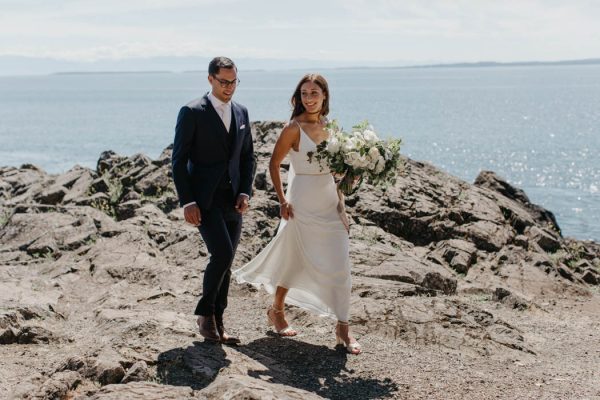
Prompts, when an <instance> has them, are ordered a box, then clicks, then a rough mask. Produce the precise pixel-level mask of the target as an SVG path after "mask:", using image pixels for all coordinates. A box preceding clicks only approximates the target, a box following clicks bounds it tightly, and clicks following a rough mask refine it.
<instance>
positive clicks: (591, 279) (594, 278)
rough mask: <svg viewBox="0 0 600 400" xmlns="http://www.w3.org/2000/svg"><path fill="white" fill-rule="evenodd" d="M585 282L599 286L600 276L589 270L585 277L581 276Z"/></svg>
mask: <svg viewBox="0 0 600 400" xmlns="http://www.w3.org/2000/svg"><path fill="white" fill-rule="evenodd" d="M581 279H583V281H584V282H586V283H589V284H590V285H598V284H600V274H598V272H596V271H594V270H593V269H591V268H588V269H587V270H586V271H585V272H584V273H583V275H582V276H581Z"/></svg>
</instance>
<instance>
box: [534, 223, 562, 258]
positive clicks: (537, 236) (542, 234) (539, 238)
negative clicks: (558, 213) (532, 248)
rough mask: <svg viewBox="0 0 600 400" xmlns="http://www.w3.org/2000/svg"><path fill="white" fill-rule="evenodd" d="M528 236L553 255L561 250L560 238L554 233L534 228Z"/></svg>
mask: <svg viewBox="0 0 600 400" xmlns="http://www.w3.org/2000/svg"><path fill="white" fill-rule="evenodd" d="M526 234H527V235H528V236H529V237H530V238H531V240H532V241H534V242H535V243H537V244H538V245H539V246H540V247H541V248H542V249H544V250H545V251H548V252H552V253H553V252H555V251H556V250H558V249H559V248H560V236H559V235H558V234H556V233H554V232H552V231H549V230H547V229H544V228H539V227H537V226H532V227H531V228H530V229H529V230H528V231H527V232H526Z"/></svg>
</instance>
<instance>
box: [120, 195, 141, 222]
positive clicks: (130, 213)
mask: <svg viewBox="0 0 600 400" xmlns="http://www.w3.org/2000/svg"><path fill="white" fill-rule="evenodd" d="M141 206H142V202H141V201H140V200H130V201H127V202H125V203H121V204H119V205H118V206H117V208H116V214H117V220H119V221H122V220H125V219H129V218H133V217H134V216H135V210H137V209H138V208H140V207H141Z"/></svg>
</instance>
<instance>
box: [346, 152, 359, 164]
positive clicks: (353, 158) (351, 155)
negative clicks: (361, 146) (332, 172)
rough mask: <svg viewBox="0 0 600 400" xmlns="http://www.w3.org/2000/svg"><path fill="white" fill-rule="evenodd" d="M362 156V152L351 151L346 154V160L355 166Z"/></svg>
mask: <svg viewBox="0 0 600 400" xmlns="http://www.w3.org/2000/svg"><path fill="white" fill-rule="evenodd" d="M359 157H360V153H359V152H357V151H349V152H348V153H346V154H344V161H345V162H346V163H347V164H349V165H351V166H353V167H354V166H355V164H356V162H357V160H358V159H359Z"/></svg>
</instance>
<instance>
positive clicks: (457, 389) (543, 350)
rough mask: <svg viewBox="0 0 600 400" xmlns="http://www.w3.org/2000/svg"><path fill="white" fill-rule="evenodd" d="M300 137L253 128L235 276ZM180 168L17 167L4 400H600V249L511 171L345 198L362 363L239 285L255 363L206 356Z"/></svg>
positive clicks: (233, 350)
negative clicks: (252, 172)
mask: <svg viewBox="0 0 600 400" xmlns="http://www.w3.org/2000/svg"><path fill="white" fill-rule="evenodd" d="M282 126H283V125H282V123H280V122H256V123H254V126H253V128H254V129H253V132H254V135H255V147H256V152H257V156H258V168H257V176H256V180H255V184H254V185H255V193H254V198H253V199H252V203H251V210H250V211H249V213H248V214H247V216H246V217H245V222H244V230H243V237H242V241H241V244H240V247H239V250H238V254H237V257H236V261H235V266H234V267H237V266H241V265H243V263H244V262H246V261H248V260H249V259H251V258H252V257H253V256H254V255H255V254H256V253H258V252H259V251H260V249H261V248H262V247H264V246H265V245H266V243H268V242H269V240H270V238H271V237H272V236H273V235H274V234H275V232H276V229H277V224H278V218H277V217H278V205H277V204H278V203H277V199H276V196H275V193H274V191H273V190H272V186H271V183H270V180H269V178H268V172H267V171H268V165H267V164H268V158H269V155H270V153H271V150H272V148H273V145H274V143H275V139H276V137H277V135H278V133H279V131H280V130H281V128H282ZM170 152H171V150H170V148H167V149H165V151H164V152H163V153H162V154H161V156H160V157H159V158H158V159H156V160H152V159H150V158H148V157H146V156H144V155H134V156H131V157H124V156H120V155H117V154H115V153H113V152H110V151H107V152H104V153H103V154H102V155H101V156H100V159H99V160H98V164H97V168H96V170H90V169H87V168H81V167H77V166H76V167H74V168H73V169H71V170H70V171H68V172H66V173H64V174H60V175H49V174H47V173H45V172H44V171H43V170H41V169H39V168H37V167H35V166H34V165H23V166H21V167H20V168H16V167H2V168H0V277H1V279H0V355H1V356H0V359H1V361H0V367H1V368H0V398H6V397H8V398H36V399H37V398H40V399H41V398H48V399H50V398H78V399H112V398H132V399H135V398H140V399H141V398H144V399H168V398H177V399H180V398H190V399H191V398H199V399H200V398H224V397H225V398H257V399H258V398H303V399H308V398H322V397H324V398H339V399H344V398H357V399H359V398H364V399H367V398H369V399H370V398H411V399H415V398H446V399H448V398H457V399H458V398H496V397H498V396H499V397H503V398H595V397H596V396H597V397H599V398H600V385H598V383H597V382H600V374H599V373H598V371H597V370H598V368H597V366H598V365H600V349H599V348H598V343H600V333H599V329H598V328H599V327H600V317H599V316H598V315H600V313H599V312H600V290H599V284H600V244H598V243H595V242H590V241H579V240H575V239H571V238H564V237H562V236H561V234H560V227H559V226H558V224H557V222H556V220H555V218H554V216H553V214H552V213H551V212H550V211H549V210H545V209H543V208H542V207H539V206H537V205H534V204H531V202H530V201H529V199H528V197H527V195H526V194H525V193H524V192H523V191H522V190H520V189H518V188H515V187H513V186H511V185H510V184H508V183H507V182H506V181H504V180H503V179H502V178H501V177H499V176H497V175H496V174H494V173H493V172H489V171H487V172H482V173H481V174H480V175H479V176H478V177H477V179H476V181H475V182H474V184H469V183H467V182H464V181H462V180H460V179H458V178H456V177H453V176H451V175H448V174H446V173H444V172H443V171H441V170H439V169H437V168H435V167H434V166H432V165H429V164H426V163H421V162H417V161H414V160H410V159H405V160H404V166H403V169H402V171H401V173H400V175H399V178H398V181H397V183H396V184H395V185H394V186H393V187H391V188H389V189H388V190H387V191H385V192H383V191H381V190H380V189H377V188H374V187H370V186H365V187H363V188H361V190H359V191H358V193H356V194H355V195H353V196H350V197H348V198H347V199H346V206H347V211H348V214H349V217H350V220H351V222H352V226H351V250H350V252H351V260H352V263H353V271H352V272H353V294H352V310H353V311H352V319H351V323H352V325H353V329H354V331H355V332H356V333H357V336H358V337H359V340H360V341H361V343H362V344H363V347H364V348H365V352H364V354H363V355H361V356H359V357H351V356H348V355H346V354H345V353H344V352H343V351H342V350H341V349H335V348H334V347H333V346H332V342H333V334H332V322H331V321H328V320H323V319H320V318H316V317H314V316H313V315H311V314H308V313H306V312H304V311H302V310H299V309H297V308H294V307H290V310H289V312H288V313H289V316H290V318H291V319H292V320H293V323H294V326H295V327H296V328H298V329H299V330H300V331H301V335H299V336H298V337H297V338H294V339H291V340H290V339H287V340H286V339H281V338H277V337H275V336H274V335H272V334H270V333H269V332H268V329H267V327H266V324H265V321H264V311H265V307H266V306H267V305H268V304H269V297H268V296H267V295H266V294H265V293H264V292H263V291H261V290H258V291H257V290H256V289H254V288H252V287H250V286H245V285H235V284H234V285H232V286H233V287H232V293H231V298H230V307H229V309H228V313H229V314H228V320H227V321H229V322H228V324H227V325H228V326H230V327H231V330H232V331H234V332H235V333H237V334H239V335H241V336H242V337H243V339H244V344H243V345H242V346H238V347H225V346H223V347H222V346H208V345H206V344H204V343H203V342H202V339H201V338H200V336H199V335H198V334H197V333H196V329H195V326H194V318H193V316H192V315H191V310H192V308H193V305H194V304H195V301H196V300H195V299H196V298H197V296H198V293H199V290H200V287H201V279H202V270H203V268H204V265H205V262H206V258H207V254H206V250H205V248H204V245H203V243H202V241H201V240H200V237H199V235H198V233H197V231H196V230H195V229H194V228H193V227H191V226H188V225H186V224H185V223H184V221H183V217H182V213H181V211H180V209H179V208H178V206H177V197H176V195H175V191H174V186H173V183H172V180H171V173H170ZM594 365H595V367H594ZM228 396H230V397H228ZM236 396H238V397H236ZM244 396H246V397H244ZM269 396H270V397H269Z"/></svg>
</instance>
